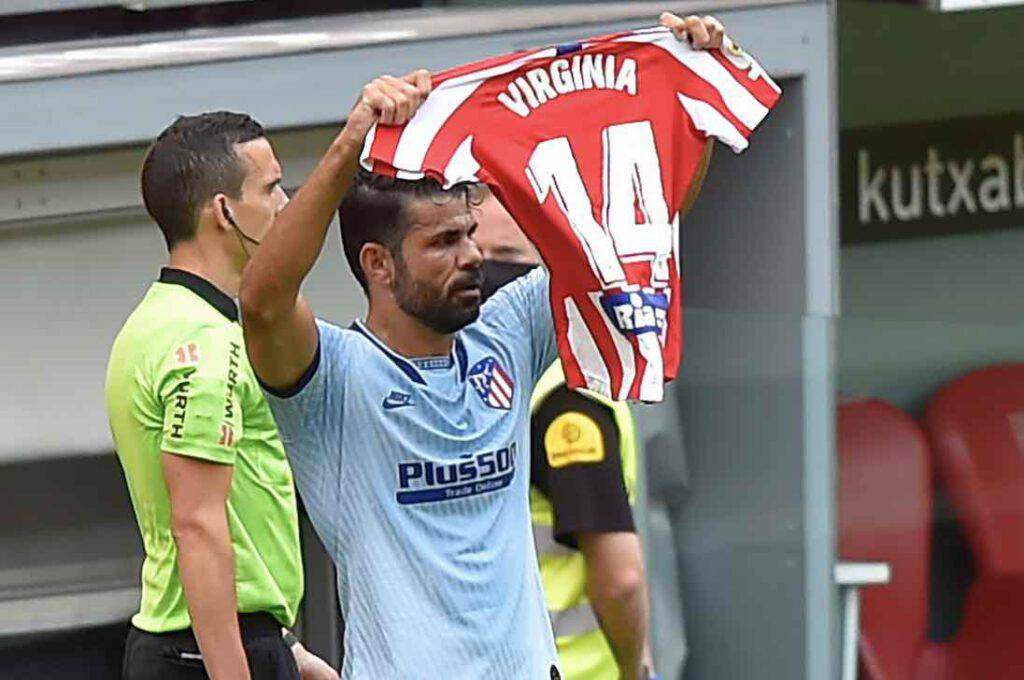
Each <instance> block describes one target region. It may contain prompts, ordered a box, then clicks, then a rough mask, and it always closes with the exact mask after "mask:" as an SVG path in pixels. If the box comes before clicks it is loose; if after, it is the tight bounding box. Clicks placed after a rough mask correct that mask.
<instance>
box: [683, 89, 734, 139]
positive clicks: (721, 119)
mask: <svg viewBox="0 0 1024 680" xmlns="http://www.w3.org/2000/svg"><path fill="white" fill-rule="evenodd" d="M676 96H677V97H679V103H680V104H682V105H683V108H684V109H686V113H688V114H689V115H690V120H692V121H693V124H694V125H695V126H697V129H698V130H701V131H703V132H704V133H705V134H707V135H708V136H713V137H717V138H718V139H720V140H722V142H723V143H725V144H728V145H729V146H730V147H731V148H732V150H733V151H735V152H736V153H739V152H741V151H743V150H744V149H746V148H747V146H748V145H749V144H750V142H748V141H747V138H746V137H744V136H743V134H742V133H741V132H740V131H739V130H737V129H736V126H735V125H733V124H732V123H730V122H729V119H728V118H726V117H725V116H723V115H722V114H721V113H719V112H718V109H716V108H715V107H714V106H711V105H710V104H708V103H707V102H702V101H701V100H699V99H691V98H690V97H687V96H686V95H685V94H683V93H682V92H676Z"/></svg>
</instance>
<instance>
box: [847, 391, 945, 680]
mask: <svg viewBox="0 0 1024 680" xmlns="http://www.w3.org/2000/svg"><path fill="white" fill-rule="evenodd" d="M838 438H839V459H840V460H839V554H840V558H841V559H843V560H851V561H867V562H887V563H889V564H890V566H891V567H892V581H891V583H889V584H888V585H885V586H877V587H871V588H867V589H865V590H864V591H863V592H862V610H861V611H862V614H861V636H860V665H861V677H862V678H866V679H867V680H910V679H911V678H914V677H915V668H916V666H917V662H918V657H919V656H920V655H921V653H922V652H923V650H924V649H925V645H926V638H927V629H928V587H929V570H930V569H929V567H930V553H931V521H932V489H931V470H930V462H929V453H928V443H927V440H926V438H925V435H924V433H923V432H922V431H921V429H920V428H919V427H918V425H917V424H916V423H915V422H914V420H913V419H911V418H910V416H909V415H907V414H906V413H904V412H903V411H901V410H900V409H898V408H896V407H895V406H893V405H891V404H889V403H887V402H884V401H881V400H878V399H864V400H856V401H846V402H844V403H842V404H841V405H840V407H839V418H838ZM939 665H940V666H941V665H942V664H941V660H940V663H939Z"/></svg>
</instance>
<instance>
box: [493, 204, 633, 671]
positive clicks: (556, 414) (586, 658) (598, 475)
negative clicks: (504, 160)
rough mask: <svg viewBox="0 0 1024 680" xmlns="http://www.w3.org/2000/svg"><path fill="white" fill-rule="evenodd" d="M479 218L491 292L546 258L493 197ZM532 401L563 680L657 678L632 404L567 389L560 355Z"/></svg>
mask: <svg viewBox="0 0 1024 680" xmlns="http://www.w3.org/2000/svg"><path fill="white" fill-rule="evenodd" d="M477 225H478V226H477V230H476V234H475V239H476V242H477V245H478V246H479V247H480V250H481V252H482V253H483V255H484V262H483V269H484V296H485V297H488V296H489V295H490V294H492V293H493V292H494V291H495V290H497V289H498V288H500V287H502V286H504V285H505V284H507V283H510V282H511V281H513V280H514V279H516V278H519V277H520V276H522V275H525V274H526V273H527V272H529V271H530V270H531V269H533V268H534V267H536V266H538V265H539V264H540V258H539V257H538V255H537V251H536V250H535V249H534V247H533V245H532V244H531V243H530V241H529V240H528V239H527V238H526V236H525V234H523V232H522V231H521V230H520V229H519V227H518V225H516V223H515V222H514V221H513V220H512V217H511V215H509V214H508V212H506V211H505V209H504V208H502V207H501V204H500V203H498V201H497V199H495V198H494V197H493V195H488V196H487V197H486V198H485V199H484V201H483V203H482V204H481V205H480V208H479V211H478V215H477ZM531 407H532V411H533V416H532V419H531V428H530V430H531V440H532V441H531V463H530V486H531V488H530V514H531V517H532V522H533V534H534V542H535V544H536V548H537V558H538V561H539V563H540V572H541V578H542V580H543V582H544V596H545V600H546V601H547V605H548V613H549V615H550V617H551V625H552V628H553V632H554V634H555V642H556V644H557V646H558V656H559V662H560V663H561V666H562V671H563V672H564V673H565V678H566V679H567V680H618V678H620V677H622V678H637V677H639V678H648V677H652V675H651V674H652V673H653V670H652V669H653V662H652V661H651V657H650V654H649V651H648V645H647V627H648V623H647V622H648V606H647V581H646V577H645V575H644V561H643V553H642V550H641V546H640V541H639V539H638V537H637V535H636V528H635V525H634V523H633V514H632V509H631V504H632V501H633V498H634V495H635V491H636V474H637V447H636V443H635V437H634V425H633V416H632V414H631V413H630V410H629V407H628V406H627V405H626V404H625V403H622V402H612V401H610V400H608V399H605V398H603V397H601V396H599V395H596V394H593V393H589V392H587V393H581V392H573V391H571V390H569V389H568V388H567V387H566V386H565V376H564V375H563V373H562V368H561V365H560V364H559V363H558V362H555V363H554V364H553V365H552V366H551V367H550V368H549V369H548V371H547V372H546V373H545V374H544V376H543V377H542V378H541V379H540V381H539V382H538V383H537V386H536V388H535V389H534V392H533V398H532V400H531Z"/></svg>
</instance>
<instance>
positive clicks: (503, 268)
mask: <svg viewBox="0 0 1024 680" xmlns="http://www.w3.org/2000/svg"><path fill="white" fill-rule="evenodd" d="M537 266H538V265H535V264H525V263H522V262H504V261H502V260H484V261H483V262H482V263H481V264H480V270H481V272H482V273H483V275H484V284H483V286H482V287H481V293H482V294H483V299H484V300H486V299H487V298H489V297H491V296H492V295H494V293H495V292H496V291H497V290H498V289H499V288H501V287H502V286H504V285H505V284H507V283H512V282H513V281H515V280H516V279H518V278H519V277H520V276H523V275H525V274H528V273H529V272H530V271H532V270H534V269H536V268H537Z"/></svg>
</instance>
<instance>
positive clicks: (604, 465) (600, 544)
mask: <svg viewBox="0 0 1024 680" xmlns="http://www.w3.org/2000/svg"><path fill="white" fill-rule="evenodd" d="M532 430H533V436H534V442H533V451H534V452H535V455H537V456H541V457H543V458H541V459H540V460H535V461H534V465H533V468H534V470H535V472H534V474H533V476H534V480H533V481H534V483H535V484H536V485H537V486H538V488H540V490H541V491H542V493H544V495H545V496H546V497H547V498H548V499H549V500H550V501H551V504H552V507H553V508H554V529H553V530H554V537H555V539H556V540H557V541H558V542H560V543H563V544H565V545H567V546H569V547H571V548H578V549H579V550H580V552H582V553H583V556H584V559H585V560H586V563H587V582H586V588H587V597H588V598H589V599H590V603H591V605H592V606H593V608H594V611H595V612H596V613H597V617H598V619H599V621H600V624H601V630H602V631H603V632H604V635H605V638H607V640H608V643H609V645H610V646H611V648H612V652H613V653H614V654H615V660H616V661H617V662H618V665H619V668H620V670H621V672H622V677H624V678H629V679H633V678H640V677H643V675H642V665H643V664H644V663H645V662H648V658H647V657H648V656H649V655H648V654H647V652H646V648H647V626H648V616H649V615H648V603H647V579H646V575H645V573H644V561H643V552H642V549H641V546H640V540H639V537H638V536H637V534H636V528H635V526H634V524H633V515H632V511H631V510H630V506H629V495H628V493H627V491H626V486H625V482H624V481H623V474H622V460H621V457H620V453H619V452H620V441H619V439H620V438H619V430H618V427H617V426H616V424H615V419H614V417H613V415H612V413H611V411H610V410H609V409H608V408H607V407H606V406H604V405H602V404H600V403H598V402H596V401H594V400H592V399H590V398H588V397H586V396H584V395H582V394H580V393H578V392H572V391H570V390H569V389H567V388H566V387H565V386H564V385H563V386H561V387H559V388H557V389H556V390H555V391H554V392H552V393H551V394H550V395H549V396H548V397H547V399H545V401H544V403H543V404H542V405H541V406H540V408H539V409H538V410H537V413H536V414H535V416H534V420H533V428H532ZM582 448H585V449H586V450H587V455H585V456H581V455H579V454H574V453H573V451H579V450H580V449H582ZM648 665H649V662H648Z"/></svg>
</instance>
